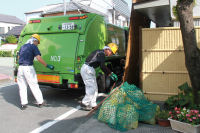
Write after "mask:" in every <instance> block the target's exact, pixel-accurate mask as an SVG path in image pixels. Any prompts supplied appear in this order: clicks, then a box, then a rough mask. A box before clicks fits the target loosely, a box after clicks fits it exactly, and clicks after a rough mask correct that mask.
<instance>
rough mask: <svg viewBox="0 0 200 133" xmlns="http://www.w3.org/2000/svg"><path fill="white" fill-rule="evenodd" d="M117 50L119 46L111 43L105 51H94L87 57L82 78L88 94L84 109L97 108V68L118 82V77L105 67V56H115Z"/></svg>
mask: <svg viewBox="0 0 200 133" xmlns="http://www.w3.org/2000/svg"><path fill="white" fill-rule="evenodd" d="M117 50H118V46H117V45H116V44H115V43H109V44H108V46H105V47H104V48H103V50H95V51H93V52H92V53H91V54H90V55H89V56H88V57H87V59H86V61H85V64H83V66H82V67H81V76H82V79H83V82H84V84H85V93H86V94H85V97H84V98H83V99H82V102H81V107H82V109H84V110H87V111H89V110H91V109H92V108H94V107H95V106H97V103H96V99H97V95H98V87H97V81H96V72H95V68H97V67H99V66H100V68H101V69H102V71H103V72H104V73H105V74H106V75H108V76H110V77H111V78H112V79H113V80H114V81H117V80H118V77H117V75H116V74H114V73H113V72H111V71H110V70H109V69H108V68H107V67H106V65H105V56H111V55H113V54H115V53H116V52H117Z"/></svg>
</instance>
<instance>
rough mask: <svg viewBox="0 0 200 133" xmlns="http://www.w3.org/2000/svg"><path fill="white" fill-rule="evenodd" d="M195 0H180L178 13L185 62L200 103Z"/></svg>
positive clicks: (199, 62) (196, 97)
mask: <svg viewBox="0 0 200 133" xmlns="http://www.w3.org/2000/svg"><path fill="white" fill-rule="evenodd" d="M193 7H194V3H193V0H179V1H178V2H177V14H178V18H179V21H180V28H181V33H182V39H183V45H184V52H185V63H186V68H187V70H188V73H189V77H190V81H191V84H192V88H193V94H194V102H195V103H196V104H200V97H199V96H198V91H199V90H200V50H199V48H198V47H197V40H196V33H195V29H194V23H193Z"/></svg>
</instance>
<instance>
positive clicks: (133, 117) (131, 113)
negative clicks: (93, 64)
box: [96, 82, 159, 131]
mask: <svg viewBox="0 0 200 133" xmlns="http://www.w3.org/2000/svg"><path fill="white" fill-rule="evenodd" d="M115 89H116V88H115ZM115 89H113V90H112V91H115ZM111 93H112V92H111ZM158 109H159V106H158V105H156V104H153V103H152V102H150V101H148V100H147V98H146V97H145V96H144V94H143V92H142V91H141V89H139V88H138V87H136V86H135V85H130V84H128V83H127V82H125V83H124V84H123V85H121V86H120V88H119V89H118V90H116V91H115V92H114V93H113V94H112V95H111V96H110V97H109V98H108V99H106V100H105V101H104V103H103V104H102V105H101V107H100V108H99V110H98V113H97V115H96V116H97V119H98V120H99V121H101V122H104V123H107V124H108V125H109V126H110V127H112V128H115V129H117V130H120V131H126V130H128V129H134V128H137V127H138V122H145V123H148V124H155V122H156V121H155V115H156V112H157V110H158Z"/></svg>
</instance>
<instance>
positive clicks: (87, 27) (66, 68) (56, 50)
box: [15, 13, 127, 90]
mask: <svg viewBox="0 0 200 133" xmlns="http://www.w3.org/2000/svg"><path fill="white" fill-rule="evenodd" d="M32 34H39V35H40V38H41V42H40V45H39V46H38V48H39V50H40V52H41V54H42V55H41V56H42V58H43V59H44V60H45V61H46V63H48V64H52V65H54V66H55V69H54V70H53V71H52V70H49V69H47V68H45V67H43V66H42V65H41V64H40V63H39V62H38V61H37V60H34V67H35V70H36V73H37V77H38V82H39V84H41V85H42V84H44V85H49V86H53V87H58V88H82V87H83V86H84V84H83V81H82V78H81V75H80V69H81V66H82V65H83V64H84V62H85V59H86V58H87V56H88V55H89V54H90V53H91V52H92V51H94V50H96V49H102V48H103V47H104V46H105V45H107V44H108V43H111V42H113V43H116V44H117V45H118V47H119V50H118V53H117V54H116V55H114V56H112V57H109V58H106V64H107V66H108V67H109V68H110V69H111V70H112V71H113V72H115V73H116V74H117V75H118V76H119V77H121V78H122V74H123V69H124V64H123V63H122V62H123V61H122V60H123V59H125V56H126V46H127V38H126V37H127V36H126V34H127V31H126V30H125V29H124V28H121V27H118V26H115V25H112V24H108V23H106V21H105V19H104V17H102V16H100V15H97V14H94V13H86V14H74V15H67V16H53V17H43V18H34V19H31V20H30V21H29V23H28V24H27V25H26V26H25V27H24V29H23V30H22V32H21V34H20V37H19V41H18V47H17V49H16V51H15V55H16V58H15V62H16V63H15V68H16V69H15V70H17V67H18V64H17V62H18V60H17V59H18V58H17V53H18V51H19V49H20V47H21V46H22V45H24V44H25V43H26V41H27V40H28V39H29V38H30V36H31V35H32ZM96 73H97V74H96V75H97V82H98V85H99V88H100V89H101V90H105V89H106V87H108V86H109V85H110V82H109V81H107V80H106V79H107V77H105V75H104V73H103V72H102V71H101V70H100V69H99V68H97V69H96ZM16 76H17V72H15V77H16Z"/></svg>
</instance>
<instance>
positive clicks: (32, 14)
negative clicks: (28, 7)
mask: <svg viewBox="0 0 200 133" xmlns="http://www.w3.org/2000/svg"><path fill="white" fill-rule="evenodd" d="M41 14H42V13H41V12H37V13H31V14H25V17H26V23H28V22H29V20H30V19H31V18H39V17H40V16H41Z"/></svg>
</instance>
